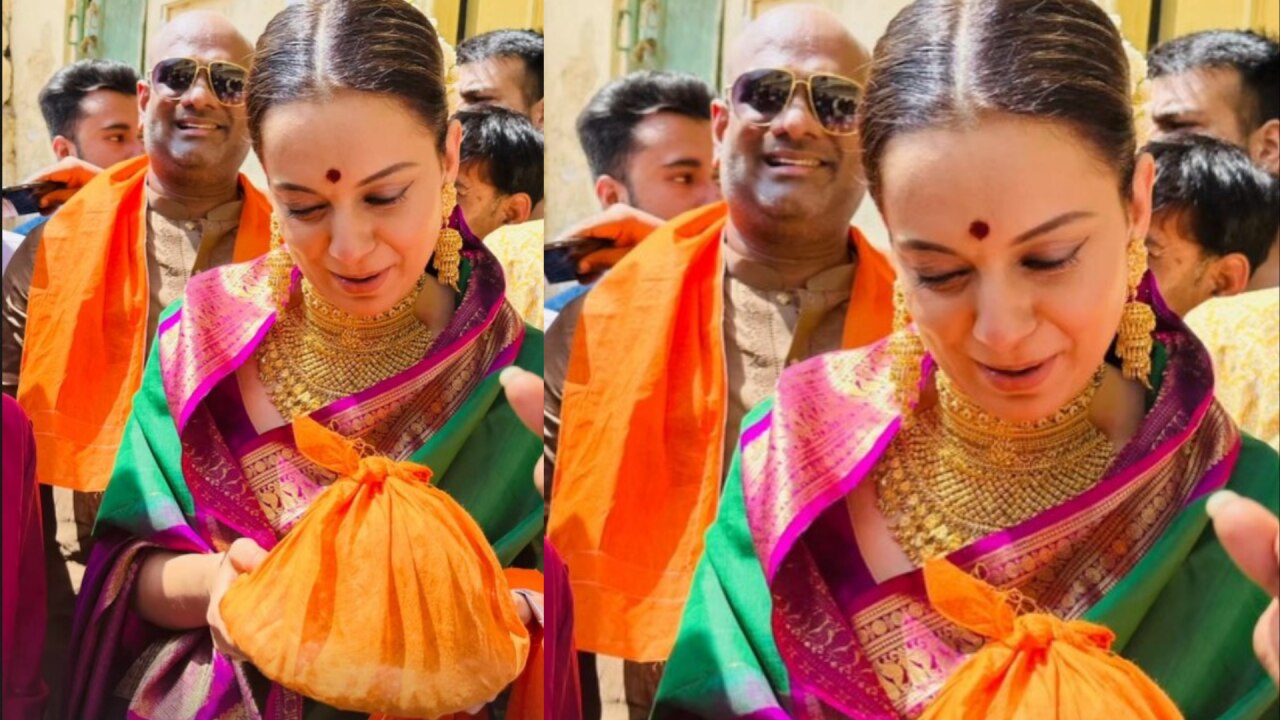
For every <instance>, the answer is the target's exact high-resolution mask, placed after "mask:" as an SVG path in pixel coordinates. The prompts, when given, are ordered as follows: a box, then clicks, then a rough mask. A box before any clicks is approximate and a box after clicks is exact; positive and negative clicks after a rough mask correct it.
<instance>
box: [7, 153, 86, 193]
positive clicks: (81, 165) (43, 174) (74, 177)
mask: <svg viewBox="0 0 1280 720" xmlns="http://www.w3.org/2000/svg"><path fill="white" fill-rule="evenodd" d="M101 172H102V168H100V167H98V166H97V165H94V164H93V163H89V162H85V161H84V160H81V159H80V158H76V157H65V158H63V159H61V160H59V161H58V162H56V163H54V164H53V165H50V166H48V167H45V168H41V169H40V170H38V171H36V173H35V174H34V175H32V176H31V177H29V178H27V179H26V180H23V184H29V183H39V182H59V183H64V184H66V185H67V186H68V187H72V188H81V187H84V186H85V185H86V184H88V182H89V181H90V180H92V179H94V178H95V177H97V176H98V175H99V174H100V173H101Z"/></svg>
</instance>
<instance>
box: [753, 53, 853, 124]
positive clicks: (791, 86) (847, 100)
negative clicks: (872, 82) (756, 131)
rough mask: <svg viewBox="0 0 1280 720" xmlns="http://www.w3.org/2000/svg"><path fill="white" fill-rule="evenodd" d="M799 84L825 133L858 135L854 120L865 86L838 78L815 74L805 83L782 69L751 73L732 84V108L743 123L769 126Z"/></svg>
mask: <svg viewBox="0 0 1280 720" xmlns="http://www.w3.org/2000/svg"><path fill="white" fill-rule="evenodd" d="M797 85H804V86H806V87H808V88H809V109H810V110H812V111H813V116H814V117H815V118H817V119H818V123H819V124H821V125H822V129H823V130H825V131H826V132H828V133H830V134H832V135H852V134H854V133H855V132H857V130H858V128H857V123H856V122H855V117H856V115H857V114H858V105H859V103H861V102H862V85H861V84H860V83H859V82H857V81H856V80H850V79H849V78H847V77H841V76H839V75H829V74H827V73H815V74H813V75H810V76H809V77H808V78H805V79H803V80H802V79H800V78H799V77H796V74H795V73H793V72H791V71H790V70H783V69H781V68H764V69H761V70H752V71H750V72H746V73H743V74H742V75H739V76H738V79H737V80H734V81H733V88H732V89H731V90H730V91H729V102H730V106H731V107H732V108H733V112H734V114H735V115H737V116H738V118H739V119H741V120H742V121H743V122H746V123H749V124H751V125H758V126H764V125H768V124H769V123H771V122H773V119H774V118H776V117H778V115H779V114H781V113H782V111H783V110H785V109H786V108H787V106H788V105H789V104H791V96H792V94H793V93H795V91H796V86H797Z"/></svg>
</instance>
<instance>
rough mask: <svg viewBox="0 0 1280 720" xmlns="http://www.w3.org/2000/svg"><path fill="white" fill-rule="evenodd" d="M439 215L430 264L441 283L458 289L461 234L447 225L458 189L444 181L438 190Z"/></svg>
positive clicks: (456, 202)
mask: <svg viewBox="0 0 1280 720" xmlns="http://www.w3.org/2000/svg"><path fill="white" fill-rule="evenodd" d="M440 195H441V213H440V215H441V217H440V239H439V240H437V241H436V255H435V259H434V260H432V264H433V265H435V268H436V273H437V275H436V277H437V278H438V279H439V280H440V283H441V284H442V285H448V286H449V287H451V288H453V289H454V290H457V289H458V265H459V264H460V262H461V260H462V234H461V233H459V232H458V231H457V230H454V229H453V228H451V227H449V216H450V215H452V214H453V208H454V207H455V206H457V204H458V191H457V190H455V189H454V187H453V183H451V182H449V183H445V184H444V187H443V188H441V190H440Z"/></svg>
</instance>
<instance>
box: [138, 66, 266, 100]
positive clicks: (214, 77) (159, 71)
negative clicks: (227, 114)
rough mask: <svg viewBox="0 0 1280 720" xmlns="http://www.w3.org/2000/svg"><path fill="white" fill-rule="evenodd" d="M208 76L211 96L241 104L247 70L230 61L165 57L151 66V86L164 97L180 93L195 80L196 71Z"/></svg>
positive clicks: (181, 94) (198, 75)
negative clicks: (203, 61)
mask: <svg viewBox="0 0 1280 720" xmlns="http://www.w3.org/2000/svg"><path fill="white" fill-rule="evenodd" d="M202 71H203V72H205V73H206V74H207V75H208V78H209V88H210V89H211V90H213V96H214V97H216V98H217V99H218V102H220V103H222V104H223V105H232V106H235V105H243V104H244V99H245V92H244V91H245V84H246V81H247V80H248V79H249V71H248V70H246V69H245V68H242V67H240V66H239V65H237V64H235V63H232V62H224V61H221V60H215V61H214V62H211V63H207V64H206V63H201V62H198V61H196V60H192V59H191V58H169V59H167V60H161V61H160V62H158V63H156V66H155V67H154V68H152V69H151V87H153V88H154V89H155V91H156V93H157V94H158V95H160V96H161V97H163V98H165V99H168V100H176V99H178V98H180V97H182V96H183V95H184V94H185V93H186V92H187V91H188V90H190V89H191V86H192V85H195V84H196V82H198V81H199V78H200V73H201V72H202Z"/></svg>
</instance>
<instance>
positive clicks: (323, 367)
mask: <svg viewBox="0 0 1280 720" xmlns="http://www.w3.org/2000/svg"><path fill="white" fill-rule="evenodd" d="M426 281H427V276H426V275H425V274H424V275H423V276H422V279H420V280H419V281H418V284H417V285H415V286H414V288H413V291H412V292H410V293H409V294H408V295H407V296H405V298H404V299H403V300H401V301H400V302H398V303H396V304H395V306H394V307H392V308H391V309H390V310H387V311H385V312H382V313H379V314H377V315H370V316H367V317H366V316H358V315H351V314H350V313H347V312H345V311H343V310H341V309H339V308H338V307H337V306H335V305H334V304H333V303H330V302H329V301H328V300H325V299H324V298H322V297H320V294H319V293H317V292H316V290H315V288H314V287H313V286H312V285H311V283H309V282H307V281H306V280H305V279H304V280H303V281H302V302H301V303H299V304H298V305H297V306H295V307H291V308H289V309H287V310H286V311H285V313H284V317H283V318H281V319H280V321H279V322H277V323H276V324H275V326H274V327H272V328H271V331H270V332H268V333H267V337H266V338H265V339H264V340H263V343H262V347H261V348H260V349H259V355H258V374H259V376H260V377H261V378H262V384H263V386H264V387H265V388H266V391H267V396H268V397H270V398H271V402H272V404H273V405H275V406H276V409H277V410H279V411H280V414H281V415H283V416H284V417H285V419H286V420H292V419H293V418H295V417H297V416H298V415H305V414H307V413H310V412H312V411H314V410H316V409H318V408H321V407H324V406H325V405H328V404H329V403H332V402H334V401H335V400H338V399H339V398H343V397H347V396H348V395H352V394H354V393H357V392H360V391H361V390H365V389H367V388H369V387H372V386H373V385H375V384H376V383H379V382H381V381H383V380H386V379H387V378H389V377H391V376H393V375H396V374H397V373H400V372H403V371H405V370H407V369H409V368H411V367H413V366H414V365H415V364H417V363H418V362H420V361H421V360H422V358H423V357H425V356H426V354H427V349H428V348H430V347H431V342H432V340H434V336H433V335H432V333H431V331H430V330H428V329H427V327H426V326H425V325H423V324H422V323H421V322H419V320H418V318H417V316H416V315H415V314H414V305H415V304H416V302H417V300H418V295H419V294H420V293H421V292H422V288H423V287H424V286H425V285H426Z"/></svg>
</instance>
